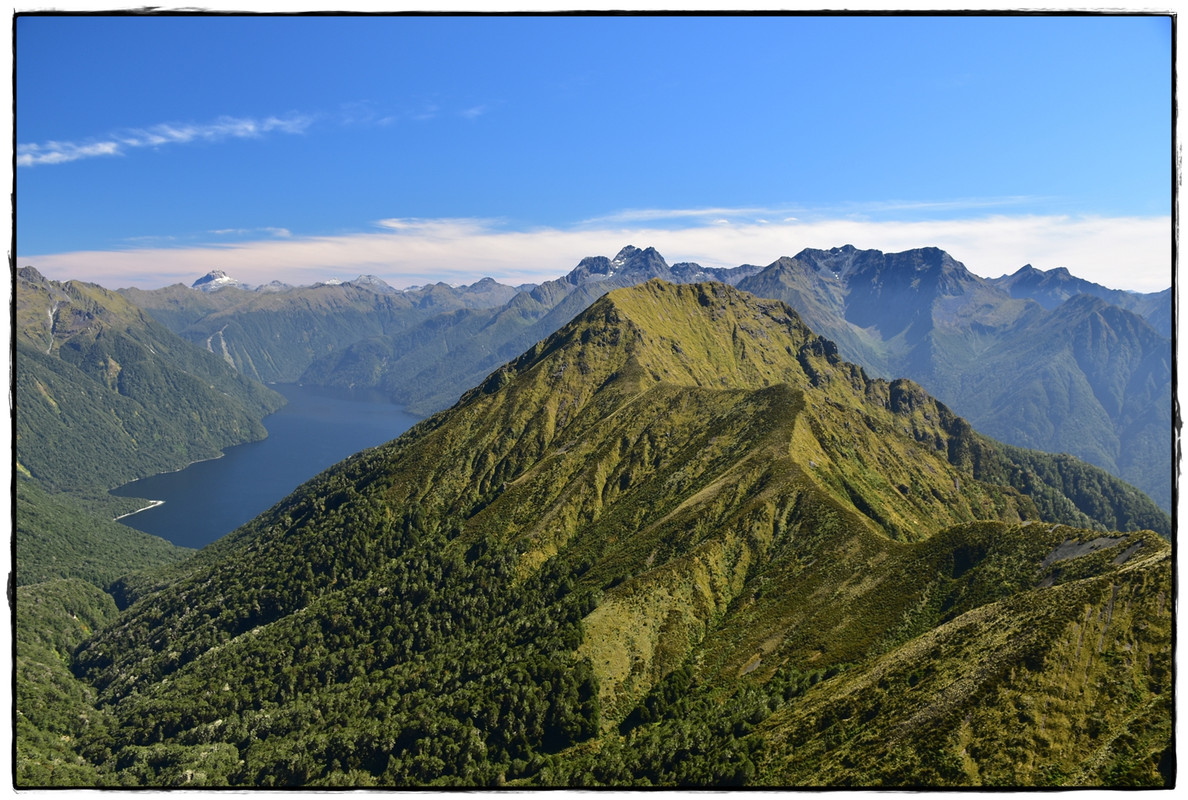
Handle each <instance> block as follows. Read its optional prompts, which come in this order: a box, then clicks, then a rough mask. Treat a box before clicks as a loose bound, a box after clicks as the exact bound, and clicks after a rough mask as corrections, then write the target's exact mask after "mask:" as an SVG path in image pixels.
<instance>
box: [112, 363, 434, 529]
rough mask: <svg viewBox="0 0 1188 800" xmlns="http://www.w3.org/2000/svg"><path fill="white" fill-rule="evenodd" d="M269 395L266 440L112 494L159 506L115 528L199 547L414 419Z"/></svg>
mask: <svg viewBox="0 0 1188 800" xmlns="http://www.w3.org/2000/svg"><path fill="white" fill-rule="evenodd" d="M272 388H273V389H275V390H276V391H278V392H280V393H281V394H283V395H284V396H285V398H286V399H288V401H289V402H288V403H287V404H286V405H285V407H284V408H282V409H280V410H279V411H277V412H276V413H274V414H271V415H269V416H268V417H266V418H265V420H264V427H266V428H267V429H268V438H267V439H264V440H263V441H259V442H252V443H250V444H242V445H237V446H235V447H231V448H228V449H227V450H226V451H225V452H224V454H223V457H222V458H216V459H213V460H210V461H200V462H198V463H196V464H191V465H190V466H188V467H186V468H185V469H183V470H180V471H178V472H166V473H162V474H160V475H153V476H151V477H148V478H144V479H142V480H138V481H133V482H132V483H127V484H124V485H123V486H121V487H119V488H118V489H113V490H112V492H111V493H112V494H115V495H120V496H121V497H144V498H148V499H150V500H163V501H165V502H164V503H163V504H161V505H158V506H155V507H153V508H149V509H146V510H144V511H140V512H138V513H136V514H132V515H131V516H127V517H124V518H123V519H121V520H120V522H122V523H124V524H125V525H129V526H131V527H133V528H136V529H137V530H142V531H144V532H146V533H151V534H153V535H155V536H160V537H161V538H163V539H168V540H169V541H171V542H173V543H174V544H178V545H182V546H184V547H204V546H206V545H208V544H210V543H211V542H213V541H214V540H215V539H218V538H219V537H221V536H223V535H225V534H227V533H230V532H231V531H233V530H235V529H236V528H238V527H239V526H240V525H242V524H243V523H245V522H247V521H248V520H250V519H252V518H253V517H255V516H256V515H258V514H260V513H261V512H262V511H266V510H268V509H269V508H271V507H272V506H273V505H274V504H275V503H277V502H278V501H279V500H282V499H283V498H284V497H285V496H286V495H288V494H289V493H290V492H291V491H293V490H294V489H296V488H297V486H298V485H299V484H301V483H303V482H304V481H306V480H308V479H310V478H312V477H313V476H314V475H317V474H318V473H319V472H321V471H322V470H324V469H326V468H327V467H329V466H331V465H333V464H335V463H337V462H339V461H341V460H342V459H344V458H346V457H347V456H349V455H353V454H354V453H357V452H359V451H360V450H364V449H366V448H368V447H374V446H375V445H377V444H383V443H384V442H386V441H389V440H390V439H395V438H396V437H397V436H399V435H400V434H402V433H404V431H406V430H407V429H408V428H409V427H411V426H412V425H413V424H414V423H416V422H417V421H418V419H419V418H418V417H415V416H412V415H411V414H406V413H404V412H403V411H401V410H400V409H399V408H398V407H397V406H394V405H392V404H390V403H383V402H370V401H368V400H360V399H357V398H349V397H344V396H341V395H335V394H332V393H330V392H328V391H327V390H323V389H316V388H311V387H304V386H296V385H291V384H289V385H274V386H272Z"/></svg>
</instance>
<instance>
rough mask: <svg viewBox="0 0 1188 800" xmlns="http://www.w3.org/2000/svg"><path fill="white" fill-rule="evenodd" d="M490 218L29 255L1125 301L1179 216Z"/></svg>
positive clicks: (262, 269) (429, 278) (106, 280)
mask: <svg viewBox="0 0 1188 800" xmlns="http://www.w3.org/2000/svg"><path fill="white" fill-rule="evenodd" d="M496 224H497V223H495V222H494V221H491V220H474V219H435V220H424V219H415V220H401V219H389V220H383V221H381V222H379V223H377V225H378V226H379V227H381V228H382V230H380V231H378V232H370V233H359V234H353V235H342V236H320V237H301V236H292V237H289V238H283V239H268V240H258V241H243V242H236V243H226V244H212V245H208V246H203V247H186V248H161V247H157V248H145V249H129V250H122V251H118V252H108V251H90V252H74V253H60V254H50V255H40V256H34V255H30V256H24V255H22V256H20V257H19V258H18V263H19V264H20V265H25V264H31V265H33V266H35V267H37V268H38V269H39V270H41V271H42V272H43V273H45V274H46V275H47V276H49V277H52V278H56V279H59V280H65V279H71V278H74V279H80V280H86V281H92V282H95V283H99V284H100V285H103V286H106V287H108V288H120V287H124V286H138V287H142V288H156V287H159V286H164V285H167V284H170V283H175V282H182V283H186V284H190V283H192V282H193V281H194V280H195V279H197V278H198V277H200V276H202V275H204V274H205V273H206V272H208V271H209V270H212V269H222V270H224V271H226V272H227V273H228V274H230V275H232V276H233V277H235V278H237V279H238V280H241V281H244V282H246V283H251V284H263V283H267V282H269V281H271V280H280V281H284V282H286V283H291V284H299V285H308V284H312V283H315V282H317V281H320V280H327V279H331V278H338V279H343V280H349V279H351V278H354V277H355V276H357V275H360V274H373V275H377V276H379V277H381V278H383V279H384V280H386V281H387V282H388V283H390V284H392V285H393V286H397V287H404V286H409V285H418V284H424V283H433V282H436V281H444V282H446V283H453V284H458V283H472V282H474V281H476V280H479V279H480V278H482V277H485V276H490V277H493V278H495V279H496V280H499V281H500V282H503V283H508V284H512V285H516V284H520V283H538V282H541V281H544V280H549V279H552V278H556V277H560V276H561V275H563V274H564V273H566V272H568V271H569V270H570V269H572V268H573V267H574V266H575V265H576V264H577V263H578V261H580V260H581V259H582V258H584V257H585V256H590V255H606V256H613V255H614V254H615V253H616V252H618V250H619V249H620V248H621V247H623V246H624V245H628V244H632V245H635V246H637V247H648V246H653V247H655V248H656V249H657V250H658V251H659V252H660V253H661V255H663V256H664V257H665V259H666V260H667V261H668V262H669V263H670V264H671V263H677V262H680V261H695V262H697V263H699V264H701V265H703V266H706V267H734V266H738V265H740V264H746V263H749V264H757V265H760V266H764V265H767V264H770V263H771V262H773V261H775V260H776V259H778V258H779V257H781V256H792V255H795V254H796V253H798V252H799V251H800V250H802V249H804V248H808V247H811V248H822V249H827V248H830V247H836V246H841V245H844V244H852V245H854V246H855V247H858V248H861V249H878V250H882V251H884V252H899V251H903V250H909V249H912V248H916V247H940V248H941V249H943V250H945V251H947V252H948V253H949V254H950V255H952V256H953V257H954V258H956V259H957V260H958V261H961V262H962V263H964V264H965V265H966V267H968V268H969V269H970V270H971V271H972V272H974V273H975V274H978V275H982V276H984V277H997V276H999V275H1003V274H1006V273H1011V272H1014V271H1016V270H1017V269H1019V268H1020V267H1022V266H1023V265H1024V264H1031V265H1033V266H1034V267H1036V268H1038V269H1052V268H1054V267H1067V268H1068V269H1069V270H1070V271H1071V272H1072V273H1073V274H1074V275H1077V276H1078V277H1081V278H1084V279H1086V280H1090V281H1094V282H1096V283H1100V284H1103V285H1105V286H1109V287H1111V288H1118V289H1130V290H1134V291H1143V292H1151V291H1160V290H1163V289H1166V288H1167V287H1168V286H1170V285H1171V275H1172V272H1171V270H1172V267H1171V263H1172V262H1171V232H1172V226H1171V219H1170V218H1169V217H1126V218H1105V217H1069V216H1002V215H999V216H988V217H980V218H975V219H959V220H929V221H912V222H903V221H898V222H892V221H878V222H871V221H862V220H850V219H834V220H819V221H814V222H781V223H766V224H761V223H745V224H735V223H731V222H729V221H728V220H727V222H726V224H721V223H719V224H705V225H699V226H695V227H684V228H678V229H665V228H659V227H654V226H645V225H621V226H613V225H606V226H602V227H599V228H596V229H591V228H586V227H582V228H578V229H574V230H559V229H555V228H545V229H539V230H529V231H507V230H500V229H497V228H496V227H495V225H496Z"/></svg>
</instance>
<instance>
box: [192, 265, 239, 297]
mask: <svg viewBox="0 0 1188 800" xmlns="http://www.w3.org/2000/svg"><path fill="white" fill-rule="evenodd" d="M239 285H240V283H239V281H237V280H235V279H234V278H232V277H231V276H230V275H228V274H227V273H225V272H223V271H222V270H221V269H212V270H211V271H210V272H208V273H206V274H205V275H203V276H202V277H201V278H199V279H198V280H196V281H194V282H193V283H192V284H190V288H192V289H200V290H202V291H204V292H213V291H215V290H217V289H222V288H223V287H224V286H239Z"/></svg>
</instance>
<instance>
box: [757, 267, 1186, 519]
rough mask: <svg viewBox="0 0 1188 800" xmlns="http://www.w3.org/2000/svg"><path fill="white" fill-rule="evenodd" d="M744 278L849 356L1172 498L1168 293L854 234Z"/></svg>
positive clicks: (982, 422) (1008, 437)
mask: <svg viewBox="0 0 1188 800" xmlns="http://www.w3.org/2000/svg"><path fill="white" fill-rule="evenodd" d="M739 287H740V288H742V289H745V290H746V291H749V292H753V293H754V294H757V295H759V296H761V297H774V298H779V299H781V300H783V301H784V302H786V303H788V304H789V305H791V306H793V307H794V308H796V309H797V310H798V311H799V312H800V313H801V315H802V316H803V317H804V319H805V321H806V322H807V323H808V324H809V325H810V326H811V327H812V328H813V329H814V330H816V331H819V332H820V333H821V334H823V335H824V336H827V337H829V338H831V339H833V340H834V341H836V342H837V343H838V347H839V348H840V349H841V351H842V353H843V354H844V355H845V356H846V357H847V358H850V359H853V360H854V361H856V362H857V363H859V364H862V365H863V366H864V367H866V368H867V369H868V370H870V371H871V372H873V373H874V374H876V375H881V376H884V377H895V376H905V377H910V378H912V379H913V380H916V381H918V382H919V383H921V384H922V385H923V386H925V387H926V388H928V390H929V391H931V392H932V393H934V394H935V395H936V396H937V397H938V398H940V399H941V400H943V401H944V402H945V403H946V404H948V405H949V406H951V407H952V408H953V409H955V410H956V411H957V412H958V413H960V414H961V415H962V416H964V417H966V418H967V419H969V420H970V422H971V423H972V424H973V425H974V426H975V427H976V428H977V429H978V430H980V431H983V432H985V433H987V434H989V435H990V436H993V437H995V438H997V439H1001V440H1002V441H1004V442H1010V443H1012V444H1016V445H1019V446H1022V447H1029V448H1034V449H1038V450H1045V451H1048V452H1063V453H1070V454H1072V455H1075V456H1077V457H1079V458H1083V459H1085V460H1086V461H1089V462H1090V463H1092V464H1097V465H1098V466H1101V467H1104V468H1106V469H1108V470H1109V471H1110V472H1112V473H1113V474H1115V475H1118V476H1119V477H1122V478H1123V479H1125V480H1127V481H1128V482H1130V483H1133V484H1134V485H1136V486H1138V487H1139V488H1141V489H1142V490H1143V491H1145V492H1147V493H1148V494H1150V495H1151V496H1152V497H1153V498H1154V499H1155V500H1156V502H1158V503H1159V504H1160V506H1162V507H1163V508H1164V509H1165V510H1167V509H1170V508H1171V482H1172V452H1171V441H1172V423H1171V396H1172V388H1171V361H1172V354H1171V342H1170V340H1169V339H1168V337H1167V336H1166V335H1165V334H1163V333H1161V332H1160V330H1159V329H1158V328H1157V327H1156V325H1161V324H1163V322H1162V321H1163V320H1167V319H1170V312H1171V305H1170V303H1171V296H1170V292H1160V293H1157V294H1154V295H1138V294H1133V293H1128V292H1118V291H1113V290H1108V289H1105V288H1104V287H1100V286H1097V285H1096V284H1091V283H1089V282H1087V281H1079V280H1077V279H1075V278H1071V276H1068V274H1067V272H1065V271H1053V272H1052V273H1040V272H1039V271H1038V270H1034V269H1031V268H1024V269H1022V270H1020V271H1019V272H1017V273H1015V275H1013V276H1009V277H1004V278H1000V279H997V280H986V279H983V278H980V277H978V276H976V275H974V274H973V273H971V272H969V271H968V270H967V269H966V268H965V267H964V265H962V264H961V263H960V262H958V261H956V260H954V259H953V258H952V257H951V256H949V255H948V254H947V253H945V252H943V251H941V250H937V249H935V248H928V249H922V250H910V251H907V252H904V253H882V252H880V251H878V250H857V249H855V248H853V247H848V246H847V247H841V248H833V249H832V250H805V251H802V252H801V253H800V254H798V255H797V256H796V257H795V258H782V259H780V260H778V261H776V262H774V263H773V264H771V265H769V266H768V267H766V268H765V269H764V270H763V271H762V272H761V273H759V274H757V275H755V276H753V277H751V278H748V279H746V280H744V281H742V282H740V284H739ZM1066 295H1067V297H1066V299H1062V298H1065V296H1066ZM1123 303H1124V304H1125V305H1123ZM1169 327H1170V326H1169Z"/></svg>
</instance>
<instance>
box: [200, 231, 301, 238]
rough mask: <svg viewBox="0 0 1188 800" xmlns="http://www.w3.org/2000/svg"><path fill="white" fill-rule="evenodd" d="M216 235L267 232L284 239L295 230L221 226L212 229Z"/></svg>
mask: <svg viewBox="0 0 1188 800" xmlns="http://www.w3.org/2000/svg"><path fill="white" fill-rule="evenodd" d="M211 233H213V234H215V235H216V236H251V235H252V234H257V233H266V234H268V235H269V236H277V237H280V238H283V239H287V238H288V237H290V236H292V235H293V232H292V231H290V230H289V229H288V228H221V229H220V230H217V231H211Z"/></svg>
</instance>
